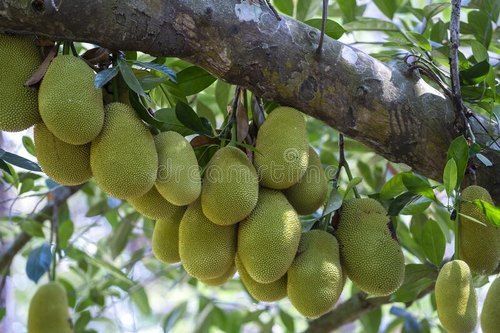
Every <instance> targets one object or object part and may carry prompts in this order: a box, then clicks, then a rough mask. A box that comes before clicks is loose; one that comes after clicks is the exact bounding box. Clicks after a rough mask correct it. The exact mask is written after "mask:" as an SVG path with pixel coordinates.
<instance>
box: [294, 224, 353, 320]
mask: <svg viewBox="0 0 500 333" xmlns="http://www.w3.org/2000/svg"><path fill="white" fill-rule="evenodd" d="M344 281H345V280H344V277H343V273H342V268H341V266H340V254H339V244H338V242H337V240H336V239H335V237H333V236H332V235H331V234H329V233H327V232H326V231H322V230H311V231H309V232H306V233H304V234H302V238H301V239H300V244H299V249H298V251H297V256H296V257H295V260H294V261H293V263H292V266H290V268H289V269H288V288H287V294H288V298H289V299H290V302H291V303H292V305H293V306H294V307H295V308H296V309H297V310H298V311H299V312H300V313H301V314H302V315H303V316H305V317H308V318H317V317H319V316H321V315H323V314H325V313H327V312H328V311H330V310H331V309H332V308H333V306H334V305H335V303H337V300H338V299H339V297H340V294H341V293H342V289H343V288H344Z"/></svg>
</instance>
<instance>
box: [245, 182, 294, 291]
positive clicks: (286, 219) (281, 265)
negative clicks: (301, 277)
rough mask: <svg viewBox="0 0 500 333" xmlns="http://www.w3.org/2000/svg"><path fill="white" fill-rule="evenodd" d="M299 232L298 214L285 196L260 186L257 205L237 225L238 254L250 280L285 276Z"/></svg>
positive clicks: (261, 281)
mask: <svg viewBox="0 0 500 333" xmlns="http://www.w3.org/2000/svg"><path fill="white" fill-rule="evenodd" d="M300 233H301V225H300V220H299V217H298V215H297V212H295V210H294V209H293V207H292V205H290V204H289V203H288V201H287V200H286V197H285V195H284V194H283V193H281V192H279V191H274V190H268V189H265V188H261V189H260V193H259V200H258V202H257V206H256V207H255V209H254V210H253V211H252V213H251V214H250V215H249V216H248V217H247V218H246V219H245V220H243V221H242V222H241V223H240V224H239V228H238V255H239V257H240V259H241V262H242V263H243V266H245V269H246V270H247V272H248V274H249V275H250V276H251V277H252V279H254V280H255V281H257V282H260V283H271V282H274V281H276V280H278V279H279V278H281V277H282V276H283V275H285V274H286V271H287V270H288V268H289V267H290V265H291V264H292V261H293V258H294V257H295V253H296V252H297V248H298V246H299V241H300Z"/></svg>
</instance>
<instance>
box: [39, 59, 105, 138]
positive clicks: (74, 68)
mask: <svg viewBox="0 0 500 333" xmlns="http://www.w3.org/2000/svg"><path fill="white" fill-rule="evenodd" d="M94 78H95V73H94V71H93V70H92V68H90V67H89V66H88V65H87V63H86V62H85V61H84V60H82V59H80V58H77V57H74V56H71V55H60V56H58V57H56V58H54V60H52V62H51V63H50V65H49V68H48V69H47V73H45V76H44V78H43V80H42V83H41V85H40V91H39V92H38V100H39V103H38V105H39V108H40V115H41V116H42V119H43V122H44V123H45V125H46V126H47V128H48V129H49V130H50V131H51V132H52V133H54V135H55V136H56V137H58V138H59V139H60V140H62V141H64V142H67V143H70V144H73V145H82V144H85V143H89V142H90V141H92V140H93V139H95V137H96V136H97V135H98V134H99V132H100V131H101V129H102V126H103V123H104V106H103V101H102V90H101V89H96V88H95V86H94Z"/></svg>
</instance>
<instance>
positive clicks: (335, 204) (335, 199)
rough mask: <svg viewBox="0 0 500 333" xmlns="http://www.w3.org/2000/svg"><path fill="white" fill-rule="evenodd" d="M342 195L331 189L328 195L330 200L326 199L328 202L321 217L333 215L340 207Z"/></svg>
mask: <svg viewBox="0 0 500 333" xmlns="http://www.w3.org/2000/svg"><path fill="white" fill-rule="evenodd" d="M342 200H343V198H342V195H341V194H340V192H339V191H338V189H337V188H333V189H332V192H331V193H330V198H328V202H327V204H326V207H325V211H324V212H323V216H325V215H328V214H330V213H333V212H334V211H336V210H337V209H339V208H340V207H341V206H342Z"/></svg>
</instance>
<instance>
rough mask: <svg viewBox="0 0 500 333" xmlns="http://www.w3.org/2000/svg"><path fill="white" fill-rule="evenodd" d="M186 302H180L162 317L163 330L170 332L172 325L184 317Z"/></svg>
mask: <svg viewBox="0 0 500 333" xmlns="http://www.w3.org/2000/svg"><path fill="white" fill-rule="evenodd" d="M186 310H187V302H182V303H180V304H179V305H177V306H176V307H175V308H173V309H172V311H170V312H169V313H168V314H167V315H166V316H165V319H163V332H172V331H173V328H174V326H175V325H176V324H177V323H178V322H179V321H180V320H181V319H182V318H183V317H184V314H185V313H186Z"/></svg>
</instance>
